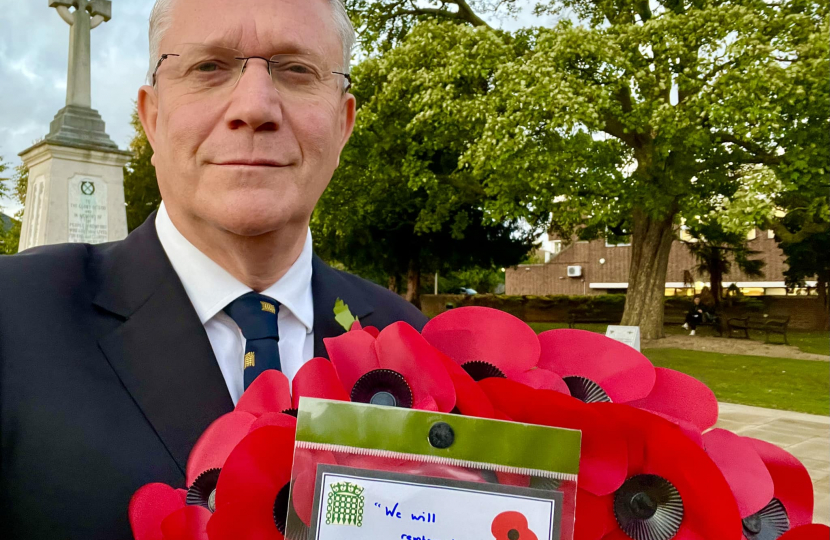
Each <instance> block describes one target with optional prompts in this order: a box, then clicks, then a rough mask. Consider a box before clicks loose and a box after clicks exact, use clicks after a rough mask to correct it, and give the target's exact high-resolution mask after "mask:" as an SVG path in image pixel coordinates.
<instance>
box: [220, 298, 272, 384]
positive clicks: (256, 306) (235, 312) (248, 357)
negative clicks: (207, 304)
mask: <svg viewBox="0 0 830 540" xmlns="http://www.w3.org/2000/svg"><path fill="white" fill-rule="evenodd" d="M279 311H280V304H279V302H277V301H276V300H274V299H273V298H269V297H267V296H263V295H261V294H257V293H255V292H249V293H248V294H245V295H242V296H240V297H239V298H237V299H236V300H234V301H233V302H231V303H230V304H228V307H226V308H225V313H227V314H228V315H229V316H230V318H231V319H233V320H234V322H235V323H236V324H237V326H239V329H240V330H242V335H243V336H245V340H246V343H245V357H244V359H243V362H244V366H245V368H244V369H245V371H244V375H245V388H246V389H247V388H248V386H250V385H251V383H252V382H254V379H256V378H257V376H258V375H259V374H260V373H262V372H263V371H265V370H266V369H281V366H280V347H279V341H280V332H279V327H278V326H277V314H278V313H279Z"/></svg>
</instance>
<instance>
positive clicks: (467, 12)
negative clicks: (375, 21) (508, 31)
mask: <svg viewBox="0 0 830 540" xmlns="http://www.w3.org/2000/svg"><path fill="white" fill-rule="evenodd" d="M401 4H404V2H398V3H397V4H396V5H398V6H400V5H401ZM408 4H409V6H410V7H409V8H406V9H397V10H395V11H392V12H390V13H388V14H387V15H384V16H383V17H382V21H383V22H386V21H388V20H390V19H397V18H398V17H405V16H415V17H417V16H419V15H429V16H431V17H440V18H444V19H451V20H457V21H463V22H466V23H469V24H471V25H472V26H484V27H487V28H491V29H492V27H491V26H490V25H489V24H487V23H486V22H485V21H484V19H482V18H481V17H479V16H478V15H476V13H475V12H474V11H473V9H472V8H471V7H470V6H469V4H467V2H465V1H464V0H447V2H443V1H442V2H441V5H442V7H438V8H430V7H420V6H417V5H415V4H413V3H412V2H408ZM446 4H455V6H457V7H458V11H449V10H446V9H444V8H443V6H444V5H446Z"/></svg>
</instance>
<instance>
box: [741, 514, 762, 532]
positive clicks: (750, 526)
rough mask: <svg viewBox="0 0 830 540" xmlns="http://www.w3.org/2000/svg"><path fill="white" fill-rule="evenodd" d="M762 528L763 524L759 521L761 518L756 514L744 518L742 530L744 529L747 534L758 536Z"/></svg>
mask: <svg viewBox="0 0 830 540" xmlns="http://www.w3.org/2000/svg"><path fill="white" fill-rule="evenodd" d="M763 527H764V522H763V521H761V516H759V515H758V514H752V515H751V516H747V517H745V518H744V529H746V531H747V532H748V533H749V534H758V533H759V532H761V529H762V528H763Z"/></svg>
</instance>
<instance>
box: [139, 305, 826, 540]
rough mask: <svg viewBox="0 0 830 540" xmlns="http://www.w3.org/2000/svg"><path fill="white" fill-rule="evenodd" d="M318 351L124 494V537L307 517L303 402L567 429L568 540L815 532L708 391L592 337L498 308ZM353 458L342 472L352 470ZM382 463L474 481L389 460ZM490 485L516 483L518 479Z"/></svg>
mask: <svg viewBox="0 0 830 540" xmlns="http://www.w3.org/2000/svg"><path fill="white" fill-rule="evenodd" d="M325 345H326V350H327V352H328V356H329V359H325V358H315V359H313V360H311V361H309V362H307V363H306V364H305V365H304V366H303V367H302V368H301V369H300V370H299V371H298V372H297V374H296V375H295V377H294V378H293V380H292V381H291V382H290V384H289V381H288V379H287V378H286V377H285V376H284V375H283V374H282V373H281V372H278V371H273V370H270V371H266V372H264V373H263V374H262V375H260V376H259V377H258V378H257V379H256V380H255V381H254V382H253V384H251V386H250V387H249V388H248V389H247V390H246V391H245V393H244V394H243V395H242V397H241V398H240V399H239V402H238V403H237V405H236V408H235V409H234V411H233V412H230V413H228V414H226V415H224V416H222V417H220V418H218V419H216V420H215V421H214V422H213V423H212V424H211V425H210V426H209V427H208V429H207V430H206V431H205V432H204V434H203V435H202V436H201V438H200V439H199V440H198V442H197V443H196V444H195V445H194V447H193V449H192V451H191V453H190V457H189V460H188V463H187V470H186V475H185V479H184V481H185V483H184V485H182V486H178V489H177V488H176V487H173V486H167V485H164V484H148V485H146V486H144V487H142V488H140V489H139V490H138V491H137V492H136V493H135V495H134V496H133V499H132V501H131V502H130V505H129V517H130V523H131V525H132V530H133V534H134V536H135V538H136V540H225V539H231V538H254V539H276V540H279V539H281V538H283V535H284V534H285V527H286V521H287V519H288V516H289V515H295V516H296V517H298V518H299V519H300V520H302V522H303V523H305V524H308V523H309V520H310V518H311V512H312V509H311V508H312V498H313V494H312V491H313V482H312V481H310V479H312V478H313V477H314V474H315V467H316V465H317V464H319V463H332V464H333V463H336V462H337V459H335V456H334V455H332V454H327V453H325V452H317V453H316V454H314V455H313V456H311V457H309V455H305V456H303V457H301V458H300V459H297V460H295V459H294V430H295V427H296V420H295V416H296V408H297V406H298V403H299V399H300V397H302V396H307V397H316V398H326V399H334V400H343V401H354V402H361V403H372V404H376V405H384V406H391V407H406V408H415V409H422V410H429V411H437V412H444V413H450V412H451V413H455V414H462V415H468V416H478V417H486V418H497V419H503V420H512V421H518V422H525V423H533V424H539V425H546V426H559V427H565V428H571V429H579V430H581V431H582V456H581V462H580V469H579V475H578V489H577V492H576V493H577V495H576V509H575V515H576V520H575V523H574V527H573V537H574V538H575V539H578V540H600V539H606V540H625V539H632V540H671V539H677V540H742V539H746V540H776V539H779V538H780V539H781V540H819V539H822V540H826V539H827V538H828V529H827V527H825V526H823V525H815V524H812V514H813V488H812V482H811V481H810V477H809V475H808V474H807V472H806V469H805V468H804V466H803V465H802V464H801V463H800V462H799V461H798V460H797V459H796V458H795V457H793V456H792V455H791V454H789V453H787V452H786V451H784V450H783V449H781V448H778V447H776V446H774V445H772V444H769V443H765V442H763V441H760V440H756V439H751V438H747V437H741V436H738V435H736V434H734V433H731V432H729V431H726V430H722V429H712V427H713V426H714V424H715V422H716V421H717V415H718V405H717V401H716V399H715V396H714V394H713V393H712V392H711V390H709V389H708V388H707V387H706V386H705V385H704V384H702V383H701V382H700V381H697V380H696V379H694V378H692V377H689V376H688V375H684V374H682V373H679V372H676V371H672V370H668V369H663V368H655V367H654V366H653V365H652V364H651V362H650V361H649V360H648V359H647V358H646V357H645V356H643V355H642V354H640V353H639V352H638V351H636V350H634V349H632V348H631V347H628V346H627V345H624V344H622V343H618V342H616V341H614V340H611V339H610V338H606V337H605V336H601V335H598V334H595V333H591V332H585V331H580V330H552V331H549V332H544V333H542V334H540V335H538V336H537V335H536V333H535V332H534V331H533V330H532V329H531V328H530V327H529V326H527V325H526V324H525V323H523V322H522V321H521V320H519V319H517V318H516V317H513V316H512V315H509V314H506V313H503V312H501V311H497V310H494V309H489V308H481V307H469V308H459V309H453V310H450V311H447V312H445V313H443V314H441V315H438V316H437V317H435V318H433V319H432V320H431V321H430V322H429V323H427V325H426V326H425V328H424V329H423V332H422V333H419V332H418V331H417V330H415V329H414V328H412V327H411V326H409V325H407V324H405V323H394V324H392V325H390V326H388V327H386V328H384V329H382V330H380V331H378V330H377V329H375V328H373V327H366V328H361V326H360V324H359V323H355V324H353V325H352V327H351V330H350V331H348V332H346V333H344V334H342V335H340V336H338V337H334V338H328V339H326V340H325ZM546 450H547V449H545V448H540V449H539V451H540V452H544V451H546ZM551 451H552V450H551ZM338 459H340V460H341V461H342V458H338ZM355 459H357V460H358V462H355V463H349V465H354V466H360V462H359V457H358V458H355ZM341 464H343V463H341ZM372 466H373V467H377V462H374V463H373V464H372ZM292 467H293V475H292ZM384 468H388V469H390V470H399V471H404V472H409V473H415V474H420V475H424V476H437V477H448V478H450V477H451V478H456V479H464V480H476V478H477V477H475V475H473V476H470V474H469V472H468V471H465V470H462V469H460V468H459V469H458V470H446V469H441V468H435V467H430V466H429V464H412V463H406V462H398V461H395V460H390V461H389V462H388V463H386V464H385V465H384ZM496 476H497V477H496V478H494V479H493V481H499V482H503V483H508V484H513V485H516V484H518V485H530V481H529V478H528V477H521V476H517V475H496ZM292 477H293V478H296V479H297V480H296V481H295V482H294V483H292V481H291V478H292ZM300 478H304V479H308V481H300V480H299V479H300ZM477 479H478V481H481V478H477ZM289 499H290V500H291V501H292V503H291V504H289ZM523 518H524V517H523V516H522V515H521V514H517V513H510V512H508V513H505V514H503V515H501V516H499V517H497V518H496V520H495V521H493V524H492V534H493V536H494V537H495V538H497V539H504V538H508V539H510V538H513V537H514V536H516V534H519V535H520V538H525V537H526V538H528V539H534V538H536V535H535V534H534V533H533V532H532V531H530V530H529V529H528V528H527V521H526V520H523Z"/></svg>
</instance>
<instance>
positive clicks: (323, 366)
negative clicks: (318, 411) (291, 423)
mask: <svg viewBox="0 0 830 540" xmlns="http://www.w3.org/2000/svg"><path fill="white" fill-rule="evenodd" d="M291 389H292V392H291V395H292V403H293V406H294V408H295V409H296V408H298V407H299V406H300V398H301V397H310V398H319V399H334V400H337V401H349V394H348V393H347V392H346V390H345V389H344V388H343V384H342V383H341V382H340V379H338V378H337V372H336V371H335V370H334V366H333V365H332V363H331V362H329V361H328V360H326V359H325V358H312V359H311V360H309V361H308V362H306V363H305V364H303V365H302V367H301V368H300V369H299V370H298V371H297V373H296V374H295V375H294V379H293V380H292V381H291Z"/></svg>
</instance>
